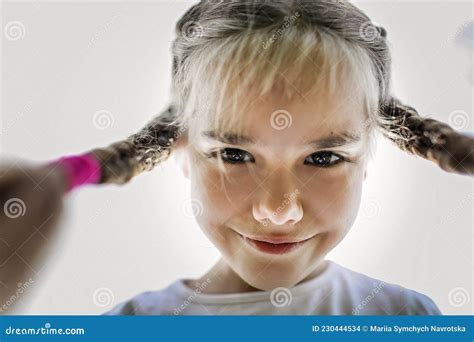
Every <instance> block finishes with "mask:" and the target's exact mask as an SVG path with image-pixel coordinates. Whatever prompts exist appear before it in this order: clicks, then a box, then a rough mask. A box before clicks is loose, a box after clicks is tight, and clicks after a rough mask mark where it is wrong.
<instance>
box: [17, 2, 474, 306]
mask: <svg viewBox="0 0 474 342" xmlns="http://www.w3.org/2000/svg"><path fill="white" fill-rule="evenodd" d="M172 54H173V68H172V80H173V82H172V92H171V101H170V103H169V106H168V107H167V108H166V110H164V111H163V112H162V113H161V114H160V115H159V116H158V117H156V118H155V119H154V120H152V121H151V122H150V123H149V124H148V125H147V126H146V127H144V128H143V130H141V131H140V132H138V133H136V134H134V135H132V136H130V137H129V138H127V139H126V140H124V141H120V142H117V143H114V144H112V145H110V146H109V147H107V148H97V149H94V150H91V151H90V152H88V153H86V154H84V155H82V156H73V157H67V158H61V159H60V160H59V161H55V162H53V163H50V164H49V165H48V166H47V167H48V170H49V173H48V175H49V177H47V179H49V178H53V179H61V180H62V181H59V180H58V181H57V182H56V183H54V189H55V191H54V193H55V194H56V193H60V194H61V195H62V193H63V192H64V191H66V192H67V191H70V190H72V189H73V188H75V187H77V186H79V185H82V184H87V183H115V184H124V183H126V182H128V181H129V180H130V179H131V178H132V177H134V176H136V175H138V174H140V173H141V172H143V171H149V170H152V169H153V168H154V167H155V166H156V165H157V164H158V163H160V162H162V161H164V160H166V159H167V158H168V156H169V155H170V153H171V152H172V151H173V152H174V153H176V155H177V156H178V158H179V161H180V163H181V165H182V170H183V173H184V175H185V176H186V177H188V178H189V179H190V180H191V195H192V199H193V201H194V203H196V204H198V206H199V207H200V208H202V210H201V211H200V212H199V213H198V214H197V215H196V219H197V222H198V224H199V225H200V227H201V228H202V230H203V232H204V233H205V234H206V236H207V237H208V238H209V239H210V240H211V241H212V242H213V243H214V245H215V246H216V247H217V248H218V249H219V251H220V252H221V254H222V258H221V259H220V260H219V262H218V263H217V264H216V265H215V266H214V267H212V268H211V269H210V270H209V271H208V272H207V273H206V274H204V275H203V276H202V277H201V278H199V279H178V280H177V281H175V282H173V283H172V284H170V285H169V286H168V287H167V288H165V289H163V290H161V291H149V292H145V293H141V294H138V295H137V296H135V297H133V298H131V299H129V300H127V301H124V302H122V303H120V304H119V305H117V306H116V307H115V308H113V309H112V310H111V311H108V312H106V313H105V314H107V315H189V314H192V315H196V314H197V315H201V314H204V315H207V314H221V315H232V314H239V315H245V314H270V315H274V314H276V315H280V314H283V315H288V314H311V315H328V314H329V315H341V314H342V315H351V314H365V315H366V314H382V315H385V314H387V315H433V314H440V313H441V312H440V311H439V309H438V308H437V306H436V304H435V303H434V302H433V301H432V300H431V299H430V298H429V297H427V296H426V295H423V294H421V293H418V292H416V291H413V290H409V289H406V288H403V287H401V286H398V285H395V284H389V283H386V282H383V281H380V280H377V279H373V278H370V277H368V276H366V275H363V274H360V273H357V272H354V271H352V270H349V269H347V268H344V267H342V266H340V265H338V264H337V263H335V262H333V261H329V260H326V259H325V256H326V255H327V253H328V252H329V251H331V250H332V249H333V248H334V247H335V246H336V245H337V244H339V243H340V242H341V241H342V239H343V238H344V237H345V236H346V234H347V233H348V231H349V229H350V228H351V226H352V224H353V222H354V220H355V218H356V216H357V212H358V209H359V204H360V198H361V192H362V184H363V181H364V179H365V178H366V176H367V172H366V169H367V163H368V161H369V160H370V158H371V156H372V155H373V151H374V148H375V141H376V138H377V133H378V132H380V133H382V134H383V135H384V136H385V137H386V138H388V139H390V140H391V141H393V142H394V143H395V144H396V145H397V146H398V147H400V148H401V149H403V150H404V151H407V152H409V153H413V154H416V155H418V156H420V157H423V158H426V159H429V160H431V161H433V162H435V163H436V164H437V165H439V166H440V167H441V168H442V169H443V170H445V171H448V172H455V173H460V174H468V175H472V174H473V173H474V155H473V154H472V150H473V145H474V144H473V138H471V137H468V136H465V135H462V134H460V133H458V132H456V131H454V130H453V129H452V128H451V127H449V126H448V125H446V124H444V123H442V122H439V121H437V120H434V119H428V118H422V117H421V116H420V115H419V114H418V113H417V111H416V110H415V109H414V108H412V107H409V106H406V105H404V104H402V103H401V102H400V101H399V100H398V99H396V98H395V97H394V96H393V95H391V93H390V67H391V66H390V63H391V61H390V52H389V48H388V43H387V32H386V31H385V29H384V28H383V27H379V26H376V25H374V24H373V23H372V22H371V20H370V19H369V18H368V17H367V15H365V14H364V13H363V12H362V11H361V10H360V9H358V8H357V7H355V6H353V5H352V4H350V3H348V2H346V1H334V0H333V1H331V0H311V1H309V0H308V1H304V0H295V1H283V0H281V1H278V0H276V1H266V0H260V1H251V0H235V1H219V0H217V1H216V0H214V1H211V0H209V1H201V2H199V3H198V4H196V5H194V6H192V7H191V8H190V9H189V10H188V11H187V12H186V13H185V14H184V15H183V16H182V18H181V19H180V20H179V21H178V23H177V25H176V39H175V40H174V42H173V46H172ZM43 172H44V170H43ZM14 175H15V174H14ZM12 177H13V176H12ZM18 177H20V176H18ZM13 178H14V177H13ZM13 178H12V179H13ZM13 183H14V182H13V181H10V183H8V185H9V189H11V188H12V184H13ZM51 183H52V182H51ZM51 186H53V185H51ZM57 189H62V191H58V190H57ZM57 196H60V195H57ZM57 196H53V197H54V198H56V197H57ZM56 202H60V201H56ZM56 202H53V203H56ZM58 206H59V204H58V205H56V206H55V207H54V208H53V209H51V210H58V209H57V207H58ZM18 231H21V229H17V232H18ZM20 235H21V234H20V233H18V234H17V235H15V237H12V236H10V240H9V242H10V245H15V243H16V244H19V243H20V242H21V238H20ZM25 236H26V235H25ZM33 254H34V253H33ZM10 279H12V278H10Z"/></svg>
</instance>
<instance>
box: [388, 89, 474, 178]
mask: <svg viewBox="0 0 474 342" xmlns="http://www.w3.org/2000/svg"><path fill="white" fill-rule="evenodd" d="M381 115H382V118H381V120H380V123H379V126H380V127H381V128H382V133H383V134H384V136H385V137H387V138H388V139H390V140H391V141H392V142H394V143H395V144H396V145H397V146H398V147H399V148H400V149H402V150H404V151H406V152H409V153H411V154H414V155H417V156H420V157H423V158H425V159H428V160H431V161H433V162H434V163H436V164H437V165H438V166H439V167H440V168H441V169H443V170H445V171H447V172H453V173H460V174H468V175H474V153H473V152H474V138H472V137H469V136H467V135H464V134H461V133H459V132H457V131H455V130H454V129H452V128H451V127H450V126H449V125H447V124H445V123H443V122H440V121H438V120H434V119H430V118H423V117H421V116H420V115H419V114H418V112H417V111H416V110H415V109H414V108H412V107H410V106H407V105H405V104H403V103H401V102H400V101H399V100H398V99H396V98H394V97H391V98H390V99H389V100H388V101H387V102H386V104H385V105H383V106H382V111H381Z"/></svg>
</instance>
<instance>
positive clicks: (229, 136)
mask: <svg viewBox="0 0 474 342" xmlns="http://www.w3.org/2000/svg"><path fill="white" fill-rule="evenodd" d="M202 135H203V136H205V137H207V138H209V139H213V140H217V141H220V142H222V143H224V144H230V145H251V144H255V141H254V140H253V139H252V138H250V137H246V136H244V135H239V134H235V133H232V132H222V133H218V132H215V131H205V132H203V133H202ZM359 141H361V136H360V135H359V134H358V133H354V132H347V131H344V132H339V133H335V134H331V135H329V136H327V137H324V138H321V139H317V140H312V141H309V142H307V143H306V144H305V145H311V146H313V147H315V148H332V147H339V146H344V145H352V144H355V143H358V142H359Z"/></svg>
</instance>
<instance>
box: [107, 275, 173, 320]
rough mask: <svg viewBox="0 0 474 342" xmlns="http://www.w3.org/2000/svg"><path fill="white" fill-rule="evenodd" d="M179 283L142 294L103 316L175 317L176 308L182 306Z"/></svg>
mask: <svg viewBox="0 0 474 342" xmlns="http://www.w3.org/2000/svg"><path fill="white" fill-rule="evenodd" d="M177 283H178V281H176V282H174V283H172V284H171V285H169V286H168V287H166V288H164V289H162V290H157V291H145V292H141V293H139V294H137V295H135V296H134V297H132V298H130V299H128V300H125V301H123V302H121V303H119V304H117V305H116V306H115V307H113V308H112V309H111V310H109V311H107V312H105V313H103V314H102V315H106V316H112V315H127V316H129V315H131V316H140V315H173V314H174V313H173V312H174V310H176V307H178V306H179V305H180V300H179V296H178V295H177V294H176V287H177Z"/></svg>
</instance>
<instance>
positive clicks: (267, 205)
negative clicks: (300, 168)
mask: <svg viewBox="0 0 474 342" xmlns="http://www.w3.org/2000/svg"><path fill="white" fill-rule="evenodd" d="M287 173H288V171H286V173H285V174H284V173H283V172H275V173H273V174H272V175H271V176H269V177H268V178H267V179H266V180H265V181H264V183H263V184H261V185H260V187H259V189H258V191H257V192H256V195H255V200H254V204H253V208H252V211H253V216H254V218H255V219H256V220H257V221H259V222H260V223H262V224H263V225H264V226H267V225H269V224H271V225H275V226H291V225H294V224H296V223H297V222H299V221H300V220H301V219H302V218H303V206H302V204H301V201H300V191H299V189H298V188H297V187H296V186H295V184H294V182H291V175H290V176H288V174H287Z"/></svg>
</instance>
